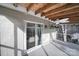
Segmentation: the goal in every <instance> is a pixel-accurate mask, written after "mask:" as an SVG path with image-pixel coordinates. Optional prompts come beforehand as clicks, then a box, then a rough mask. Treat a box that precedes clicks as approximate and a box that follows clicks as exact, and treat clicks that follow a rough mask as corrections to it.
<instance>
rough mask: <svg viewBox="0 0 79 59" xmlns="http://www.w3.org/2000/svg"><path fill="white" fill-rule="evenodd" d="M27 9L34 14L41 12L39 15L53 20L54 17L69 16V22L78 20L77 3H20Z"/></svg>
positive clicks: (78, 10)
mask: <svg viewBox="0 0 79 59" xmlns="http://www.w3.org/2000/svg"><path fill="white" fill-rule="evenodd" d="M20 5H21V6H23V7H25V8H26V10H27V11H29V10H32V11H34V12H35V14H38V13H41V17H42V16H45V17H46V18H49V19H51V21H52V20H53V21H55V20H56V19H63V18H69V21H70V22H72V23H73V22H79V3H24V4H23V3H22V4H20Z"/></svg>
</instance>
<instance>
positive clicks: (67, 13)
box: [48, 6, 79, 19]
mask: <svg viewBox="0 0 79 59" xmlns="http://www.w3.org/2000/svg"><path fill="white" fill-rule="evenodd" d="M77 12H79V6H77V8H75V9H72V10H68V11H64V12H60V13H57V14H53V15H51V16H48V18H51V19H52V18H54V17H58V16H63V15H69V14H73V13H77Z"/></svg>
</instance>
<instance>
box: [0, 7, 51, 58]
mask: <svg viewBox="0 0 79 59" xmlns="http://www.w3.org/2000/svg"><path fill="white" fill-rule="evenodd" d="M24 20H26V21H32V22H39V23H43V24H46V25H49V23H50V22H48V21H46V20H42V19H40V18H38V17H34V16H32V15H29V14H24V13H21V12H18V11H14V10H10V9H7V8H4V7H0V50H1V55H3V56H14V55H22V54H23V50H24V32H25V22H24ZM47 31H49V29H47V30H45V31H44V32H43V33H45V32H47ZM49 32H50V31H49ZM49 32H48V33H49ZM46 36H48V35H44V36H42V37H43V38H42V39H44V40H43V41H45V40H48V39H50V37H49V36H48V37H47V38H46Z"/></svg>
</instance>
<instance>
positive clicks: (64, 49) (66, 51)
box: [52, 42, 79, 56]
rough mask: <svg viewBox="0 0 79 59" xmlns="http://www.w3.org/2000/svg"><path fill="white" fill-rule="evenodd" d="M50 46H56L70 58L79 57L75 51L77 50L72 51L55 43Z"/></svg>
mask: <svg viewBox="0 0 79 59" xmlns="http://www.w3.org/2000/svg"><path fill="white" fill-rule="evenodd" d="M52 44H54V45H56V46H57V47H58V48H59V49H61V51H64V52H65V53H66V54H68V55H70V56H79V50H77V49H74V48H73V49H72V48H70V47H68V46H65V45H62V44H59V43H56V42H52ZM68 44H69V43H68ZM71 46H72V45H71Z"/></svg>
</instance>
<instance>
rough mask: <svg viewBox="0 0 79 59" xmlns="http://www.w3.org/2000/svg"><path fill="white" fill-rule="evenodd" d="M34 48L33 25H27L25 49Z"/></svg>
mask: <svg viewBox="0 0 79 59" xmlns="http://www.w3.org/2000/svg"><path fill="white" fill-rule="evenodd" d="M34 46H35V24H33V23H27V49H29V48H32V47H34Z"/></svg>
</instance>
